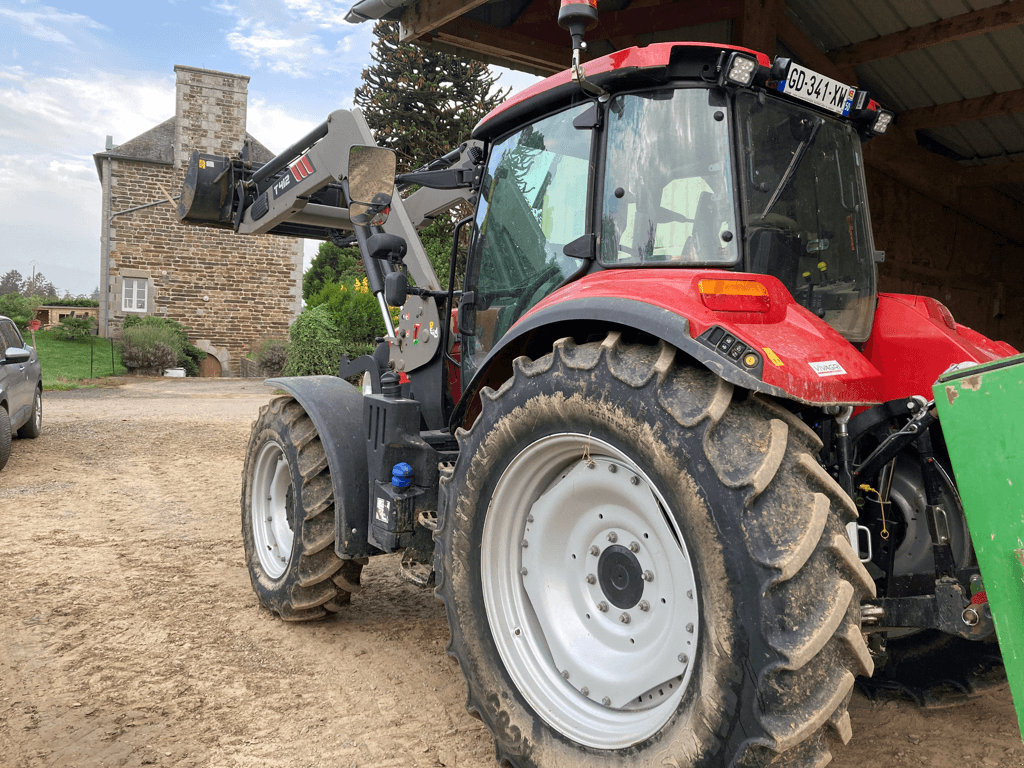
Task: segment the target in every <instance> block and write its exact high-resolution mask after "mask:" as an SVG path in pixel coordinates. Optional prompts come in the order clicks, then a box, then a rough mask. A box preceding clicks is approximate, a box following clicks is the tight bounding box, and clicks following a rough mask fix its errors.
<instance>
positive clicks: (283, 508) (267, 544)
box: [251, 441, 295, 579]
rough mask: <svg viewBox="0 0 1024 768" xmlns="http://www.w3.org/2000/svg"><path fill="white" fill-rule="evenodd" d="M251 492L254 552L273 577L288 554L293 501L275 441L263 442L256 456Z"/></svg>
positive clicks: (284, 565)
mask: <svg viewBox="0 0 1024 768" xmlns="http://www.w3.org/2000/svg"><path fill="white" fill-rule="evenodd" d="M251 494H252V512H251V514H252V533H253V542H254V544H255V545H256V553H257V555H258V556H259V559H260V565H261V566H263V570H264V571H266V573H267V575H268V576H270V578H272V579H277V578H280V577H281V576H283V575H284V572H285V571H286V570H287V569H288V561H289V560H290V559H291V555H292V542H293V541H294V537H295V534H294V529H295V519H294V518H295V509H294V507H295V501H294V492H293V490H292V484H291V470H290V469H289V466H288V458H287V457H286V456H285V453H284V450H283V449H282V448H281V446H280V445H278V444H277V443H276V442H273V441H270V442H268V443H266V444H265V445H264V446H263V447H262V448H261V449H260V452H259V454H257V456H256V467H255V469H254V470H253V485H252V491H251Z"/></svg>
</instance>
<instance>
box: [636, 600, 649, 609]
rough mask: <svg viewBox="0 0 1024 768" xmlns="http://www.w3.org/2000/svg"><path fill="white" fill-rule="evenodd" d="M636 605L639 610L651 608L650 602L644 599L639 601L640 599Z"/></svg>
mask: <svg viewBox="0 0 1024 768" xmlns="http://www.w3.org/2000/svg"><path fill="white" fill-rule="evenodd" d="M637 607H638V608H639V609H640V610H641V611H649V610H651V604H650V603H648V602H647V601H646V600H641V601H640V603H639V605H638V606H637Z"/></svg>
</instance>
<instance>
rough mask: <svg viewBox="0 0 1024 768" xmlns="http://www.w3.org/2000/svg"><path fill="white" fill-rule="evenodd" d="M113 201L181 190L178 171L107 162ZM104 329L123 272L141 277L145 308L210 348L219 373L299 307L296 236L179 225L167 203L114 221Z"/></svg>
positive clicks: (112, 320)
mask: <svg viewBox="0 0 1024 768" xmlns="http://www.w3.org/2000/svg"><path fill="white" fill-rule="evenodd" d="M110 163H111V170H112V184H111V205H112V207H113V210H115V211H119V210H125V209H127V208H131V207H133V206H135V205H139V204H140V203H142V202H148V201H152V200H159V199H160V198H161V197H164V196H165V195H164V193H163V190H165V189H167V190H170V189H174V190H175V191H180V189H181V184H182V178H183V175H184V174H183V172H181V171H178V170H176V169H172V168H171V167H170V166H162V165H157V164H153V163H138V162H131V161H127V160H112V161H110ZM110 237H111V251H110V263H109V267H108V268H109V272H110V283H109V285H108V291H107V299H108V301H109V306H110V309H111V311H110V314H109V333H110V335H112V336H115V337H116V336H117V335H119V332H120V327H121V324H122V323H123V322H124V318H125V317H126V316H128V315H129V314H133V313H132V312H129V311H125V310H124V308H123V299H124V295H123V289H124V280H125V278H133V279H145V280H146V282H147V288H148V290H147V296H148V299H149V300H148V302H147V307H146V311H145V312H144V313H143V314H150V315H158V316H160V317H167V318H170V319H172V320H177V321H178V322H181V323H183V324H185V325H187V326H188V327H189V329H190V331H189V338H190V340H191V341H192V343H193V344H195V345H196V346H198V347H200V348H201V349H204V350H206V351H207V352H208V353H210V354H214V355H215V356H216V357H217V358H218V359H219V360H220V363H221V366H222V369H223V372H224V375H239V374H240V367H239V366H240V363H239V358H240V357H241V356H242V355H243V354H244V353H245V352H246V351H247V350H249V349H251V348H252V347H253V346H256V345H257V344H258V343H259V342H260V341H261V340H263V339H266V338H287V336H288V326H289V324H290V323H291V321H292V320H293V319H294V318H295V316H296V314H297V312H298V310H299V308H300V307H301V294H302V288H301V280H302V274H301V272H302V241H301V240H296V239H294V238H283V237H277V236H271V235H263V236H258V237H254V236H241V235H235V234H234V233H233V232H230V231H224V230H218V229H206V228H202V227H191V226H184V225H182V224H180V223H179V222H178V218H177V215H176V213H175V209H172V208H171V206H170V204H167V205H160V206H154V207H151V208H145V209H143V210H140V211H136V212H134V213H128V214H124V215H122V216H119V217H118V218H116V219H114V223H113V225H112V228H111V232H110Z"/></svg>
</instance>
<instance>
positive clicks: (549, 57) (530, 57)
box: [433, 18, 572, 75]
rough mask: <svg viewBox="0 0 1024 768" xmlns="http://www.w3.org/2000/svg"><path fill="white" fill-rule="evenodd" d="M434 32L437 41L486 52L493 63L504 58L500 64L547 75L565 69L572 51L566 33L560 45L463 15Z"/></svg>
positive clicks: (471, 50)
mask: <svg viewBox="0 0 1024 768" xmlns="http://www.w3.org/2000/svg"><path fill="white" fill-rule="evenodd" d="M554 27H555V31H556V32H562V30H561V28H559V27H558V25H557V24H555V25H554ZM433 35H434V39H436V40H437V41H438V42H440V43H444V44H446V45H449V46H452V47H455V48H459V49H463V50H466V51H470V52H471V55H472V54H480V55H483V56H486V57H488V58H489V59H491V60H492V61H493V63H499V64H500V63H501V62H507V63H505V64H501V66H508V67H513V68H515V67H516V65H522V66H526V67H529V68H530V69H531V70H532V71H534V72H543V73H546V74H549V75H552V74H555V73H556V72H561V71H562V70H563V69H567V68H568V67H569V61H570V59H571V55H572V54H571V50H570V39H569V35H568V34H565V41H564V42H565V45H564V47H559V46H556V45H553V44H552V43H550V42H548V41H543V40H537V39H534V38H531V37H527V36H525V35H522V34H519V33H517V32H513V31H511V29H499V28H497V27H492V26H488V25H487V24H481V23H480V22H478V21H471V20H470V19H465V18H459V19H456V20H455V21H452V22H450V23H448V24H446V25H445V26H444V27H441V28H440V29H436V30H434V33H433Z"/></svg>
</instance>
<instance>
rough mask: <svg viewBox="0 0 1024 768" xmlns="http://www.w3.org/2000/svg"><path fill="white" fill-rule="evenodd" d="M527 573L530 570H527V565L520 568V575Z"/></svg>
mask: <svg viewBox="0 0 1024 768" xmlns="http://www.w3.org/2000/svg"><path fill="white" fill-rule="evenodd" d="M527 573H529V571H527V570H526V568H525V567H523V568H520V569H519V575H520V576H525V575H526V574H527Z"/></svg>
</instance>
